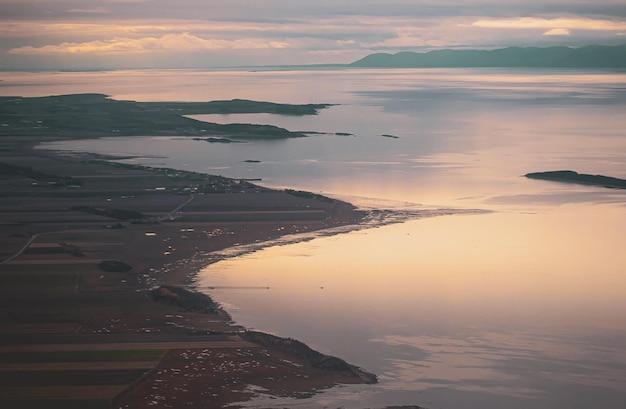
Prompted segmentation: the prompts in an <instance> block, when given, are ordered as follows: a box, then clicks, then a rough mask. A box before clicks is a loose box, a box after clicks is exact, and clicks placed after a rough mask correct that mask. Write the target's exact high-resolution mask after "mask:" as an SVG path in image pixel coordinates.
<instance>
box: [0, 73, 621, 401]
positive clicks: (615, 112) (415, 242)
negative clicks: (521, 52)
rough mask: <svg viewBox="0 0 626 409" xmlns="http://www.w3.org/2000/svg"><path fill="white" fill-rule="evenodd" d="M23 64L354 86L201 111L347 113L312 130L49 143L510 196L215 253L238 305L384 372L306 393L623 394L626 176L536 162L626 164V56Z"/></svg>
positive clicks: (165, 96) (422, 396)
mask: <svg viewBox="0 0 626 409" xmlns="http://www.w3.org/2000/svg"><path fill="white" fill-rule="evenodd" d="M11 75H13V77H11V78H8V80H7V79H5V83H4V86H3V87H2V88H0V91H1V92H2V93H4V94H5V95H7V94H13V95H16V94H25V93H27V92H31V95H32V93H36V92H40V93H44V94H45V93H61V92H57V91H55V90H61V89H62V90H63V91H62V92H63V93H71V92H104V93H107V94H111V95H113V96H114V97H116V98H126V99H137V100H211V99H230V98H249V99H257V100H270V101H275V102H294V103H309V102H316V103H317V102H328V103H339V104H341V105H339V106H335V107H331V108H329V109H327V110H324V111H322V112H321V113H320V114H319V115H317V116H312V117H302V118H296V117H283V116H272V115H228V116H202V117H200V116H197V118H201V119H203V120H208V121H215V122H255V123H270V124H273V125H278V126H282V127H286V128H288V129H290V130H294V131H319V132H326V133H327V134H323V135H321V134H315V135H312V136H310V137H309V138H300V139H290V140H280V141H256V142H248V143H244V144H211V143H207V142H199V141H192V140H189V139H183V138H163V137H158V138H155V137H148V138H147V139H146V138H105V139H102V140H91V141H73V142H63V143H52V144H47V145H46V147H47V148H54V149H78V150H87V151H95V152H101V153H121V154H136V155H141V156H142V157H141V158H137V159H134V160H131V161H130V162H134V163H144V164H151V165H157V166H168V167H177V168H182V169H189V170H195V171H200V172H208V173H219V174H223V175H225V176H230V177H244V178H262V179H263V180H262V182H261V183H262V184H266V185H269V186H274V187H281V186H282V187H292V188H297V189H307V190H311V191H315V192H323V193H327V194H333V195H338V196H339V197H342V198H346V199H348V200H350V201H353V202H355V203H357V204H362V205H364V206H365V205H367V206H375V207H392V208H402V209H405V208H407V207H409V208H411V209H412V210H413V211H418V212H419V211H423V212H424V213H425V214H429V215H430V214H432V213H433V212H432V211H430V210H432V209H433V208H440V207H441V208H461V209H487V210H490V211H491V212H490V213H476V214H463V215H455V216H439V217H429V218H418V219H416V220H414V221H410V222H406V223H402V224H395V225H389V226H383V227H379V228H375V229H370V230H360V231H356V232H352V233H348V234H343V235H338V236H332V237H321V238H317V239H315V240H312V241H307V242H303V243H296V244H289V245H284V246H278V247H271V248H268V249H265V250H261V251H257V252H255V253H252V254H246V255H243V256H240V257H237V258H234V259H230V260H225V261H222V262H219V263H217V264H214V265H211V266H210V267H209V268H207V269H206V270H205V271H203V272H202V273H201V274H200V275H199V276H198V280H197V284H198V286H199V287H204V288H207V291H208V292H209V293H210V294H211V295H212V296H214V297H215V298H217V299H218V300H219V301H220V302H222V303H223V304H224V305H225V306H226V308H227V309H228V310H229V311H230V312H231V313H232V315H233V317H234V318H235V319H236V320H237V321H238V322H240V323H242V324H244V325H247V326H250V327H254V328H257V329H260V330H265V331H270V332H273V333H276V334H278V335H282V336H288V337H294V338H298V339H300V340H302V341H304V342H306V343H308V344H310V345H311V346H312V347H315V348H317V349H318V350H320V351H322V352H325V353H330V354H334V355H337V356H340V357H342V358H344V359H346V360H348V361H350V362H352V363H355V364H358V365H360V366H363V367H364V368H366V369H368V370H371V371H374V372H376V373H377V374H378V375H379V377H380V381H381V382H380V384H379V385H376V386H373V387H372V386H355V387H343V388H336V389H333V390H331V391H329V392H326V393H324V394H321V395H319V396H317V397H315V398H313V399H310V400H299V401H297V402H284V405H285V406H286V407H294V406H298V407H308V406H312V407H316V406H328V407H354V408H362V407H376V406H384V405H388V404H418V405H422V406H427V407H429V408H432V409H435V408H452V409H453V408H484V407H507V408H522V407H523V408H527V407H533V408H546V409H556V408H563V407H568V408H589V407H602V408H621V407H623V402H625V401H626V386H625V385H624V382H623V379H626V324H625V323H624V322H625V321H624V313H625V312H626V252H624V251H623V247H624V244H625V243H626V240H625V239H626V235H625V233H624V232H626V206H625V205H626V192H625V191H623V190H614V189H604V188H598V187H591V186H580V185H573V184H559V183H551V182H545V181H538V180H529V179H526V178H524V177H522V175H523V174H525V173H528V172H534V171H544V170H559V169H572V170H576V171H579V172H581V173H593V174H605V175H610V176H614V177H621V178H626V160H625V157H624V155H625V154H626V137H625V136H626V135H624V129H626V116H624V115H623V112H626V87H625V86H624V85H625V84H626V74H624V73H611V72H585V71H559V70H543V71H542V70H389V71H385V70H345V71H330V72H260V73H246V72H202V71H177V72H167V71H151V72H142V73H138V72H128V73H102V74H98V73H89V74H70V73H65V74H58V75H57V76H52V75H51V74H11ZM155 81H158V83H159V84H162V87H160V88H158V89H155V88H154V87H152V86H151V85H150V84H153V83H155ZM28 84H32V86H29V85H28ZM19 90H22V91H23V92H21V93H20V92H18V91H19ZM268 90H271V91H268ZM337 132H343V133H351V134H353V136H345V135H337V134H336V133H337ZM383 134H388V135H394V136H397V137H398V138H389V137H384V136H382V135H383ZM246 160H259V161H260V163H248V162H245V161H246ZM379 199H384V200H379ZM418 204H422V205H418ZM427 210H428V211H427ZM434 213H435V214H437V212H434ZM208 287H214V288H217V289H212V290H208ZM241 287H247V288H250V287H264V288H266V289H264V290H237V289H236V288H241ZM267 287H269V289H267ZM364 401H365V402H367V404H366V405H365V404H364V403H363V402H364ZM271 402H272V403H271V405H270V406H275V405H277V404H279V403H278V402H279V401H276V400H272V401H271ZM252 405H253V406H254V405H256V406H261V407H262V406H264V405H266V404H265V403H264V401H263V399H260V400H259V401H257V402H254V403H253V404H252Z"/></svg>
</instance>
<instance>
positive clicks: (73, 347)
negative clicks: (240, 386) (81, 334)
mask: <svg viewBox="0 0 626 409" xmlns="http://www.w3.org/2000/svg"><path fill="white" fill-rule="evenodd" d="M201 348H206V349H217V348H219V349H224V348H259V346H258V345H256V344H253V343H251V342H247V341H181V342H104V343H97V344H32V345H25V344H21V345H2V346H0V353H7V352H57V351H110V350H136V349H201Z"/></svg>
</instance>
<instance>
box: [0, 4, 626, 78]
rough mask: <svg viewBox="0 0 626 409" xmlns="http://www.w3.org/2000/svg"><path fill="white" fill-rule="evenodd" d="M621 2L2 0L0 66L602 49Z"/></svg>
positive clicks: (618, 36)
mask: <svg viewBox="0 0 626 409" xmlns="http://www.w3.org/2000/svg"><path fill="white" fill-rule="evenodd" d="M623 3H624V2H623V0H596V1H594V0H591V1H583V0H570V1H563V0H528V1H526V2H519V1H517V0H515V1H513V0H500V1H496V0H471V1H470V0H439V1H435V0H387V1H383V0H332V1H331V0H318V1H316V2H311V1H308V0H306V1H305V0H264V1H258V0H229V1H227V2H225V1H218V0H178V1H176V2H172V1H171V0H168V1H165V0H104V1H99V2H97V4H96V3H95V2H85V1H84V0H83V1H78V0H30V1H28V0H27V1H23V0H20V1H17V0H0V53H2V55H3V57H2V59H1V62H0V68H5V69H7V68H9V69H10V68H37V69H40V68H50V67H53V66H54V65H55V64H56V65H57V66H58V65H59V64H61V65H63V64H65V65H64V66H63V67H60V68H68V67H70V66H72V67H76V68H81V67H90V68H99V67H100V66H98V67H95V66H94V67H92V66H90V64H91V65H93V64H95V62H97V63H98V64H102V61H108V62H107V63H108V64H115V66H119V67H121V68H124V67H131V66H132V64H134V63H135V62H136V61H138V60H137V58H138V56H143V57H149V56H154V57H155V58H154V59H153V61H155V64H158V65H155V68H159V67H168V68H182V67H201V66H207V67H208V66H216V65H221V66H229V65H267V64H310V63H335V62H336V63H348V62H351V61H354V60H356V59H359V58H361V57H363V56H365V55H367V54H370V53H373V52H379V51H385V52H398V51H428V50H432V49H439V48H478V49H490V48H498V47H505V46H511V45H515V46H550V45H567V46H583V45H588V44H607V45H612V44H621V43H625V42H626V4H623ZM187 54H189V55H191V54H193V58H191V57H189V58H188V57H186V56H185V55H187ZM107 56H114V57H115V58H109V59H106V58H105V57H107ZM168 56H169V57H171V58H168ZM143 57H142V58H143ZM64 58H65V59H64ZM144 60H145V58H144ZM105 68H113V67H105Z"/></svg>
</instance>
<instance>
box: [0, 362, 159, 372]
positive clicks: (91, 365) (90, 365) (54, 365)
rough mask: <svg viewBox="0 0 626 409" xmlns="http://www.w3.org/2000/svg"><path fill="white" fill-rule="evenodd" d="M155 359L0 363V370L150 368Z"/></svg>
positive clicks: (153, 364) (153, 365) (155, 363)
mask: <svg viewBox="0 0 626 409" xmlns="http://www.w3.org/2000/svg"><path fill="white" fill-rule="evenodd" d="M158 362H159V361H158V360H156V361H116V362H34V363H19V362H16V363H7V364H2V363H0V371H11V372H18V371H19V372H31V371H106V370H117V369H152V368H154V367H155V366H156V365H157V364H158Z"/></svg>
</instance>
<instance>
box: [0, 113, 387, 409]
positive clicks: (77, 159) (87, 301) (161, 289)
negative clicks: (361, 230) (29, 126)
mask: <svg viewBox="0 0 626 409" xmlns="http://www.w3.org/2000/svg"><path fill="white" fill-rule="evenodd" d="M3 120H4V118H3ZM36 133H37V132H36ZM90 136H98V133H94V134H90ZM59 137H61V136H59V135H56V136H53V137H52V139H58V138H59ZM49 139H51V138H49V137H47V136H44V135H38V134H37V135H28V136H24V135H21V136H11V135H9V134H4V135H2V137H1V138H0V164H1V166H0V196H1V200H0V260H2V263H1V264H0V280H2V281H1V282H2V286H0V316H1V317H2V319H1V320H0V335H1V337H0V379H1V382H0V402H1V403H2V406H3V407H42V408H43V407H45V408H56V407H59V408H61V407H62V408H79V407H80V408H84V407H90V408H109V407H115V408H118V407H123V408H137V407H154V408H165V407H176V408H184V407H193V408H217V407H223V406H224V405H227V404H229V403H232V402H238V401H244V400H246V399H249V398H250V397H252V396H253V395H254V392H252V391H251V390H250V388H248V385H256V386H257V387H261V388H264V389H265V390H266V392H267V393H269V394H273V395H280V396H295V397H302V396H308V395H310V394H312V393H314V392H315V391H316V390H319V389H323V388H328V387H331V386H333V385H336V384H348V383H371V382H375V381H376V379H375V377H374V376H373V375H371V374H368V373H366V372H364V371H362V370H360V369H359V368H356V367H354V366H352V365H349V364H347V363H346V362H344V361H342V360H340V359H337V358H332V357H326V356H324V355H321V354H319V353H317V352H315V351H312V350H310V349H308V348H307V347H306V346H303V345H302V344H301V343H298V342H296V341H293V340H286V339H281V338H277V337H273V336H270V335H268V334H258V333H248V332H246V331H245V329H244V328H241V327H239V326H237V325H235V324H234V323H232V322H231V320H230V318H229V316H228V314H227V312H225V311H223V310H222V309H221V308H220V307H219V306H218V305H215V304H214V303H213V301H212V300H211V299H210V298H208V297H206V296H204V295H202V294H198V293H195V292H193V291H189V289H186V288H185V287H186V285H187V284H188V280H189V278H190V277H191V276H192V275H193V274H194V273H195V272H197V271H198V270H199V269H200V268H202V267H203V266H205V265H207V264H209V263H211V262H213V261H215V260H214V259H213V258H212V252H214V251H218V250H223V249H226V248H228V247H231V246H233V245H236V244H246V243H256V242H261V241H266V240H270V239H273V238H277V237H280V236H282V235H285V234H291V233H299V232H307V231H314V230H320V229H326V228H330V227H335V226H341V225H351V224H358V223H359V222H361V221H362V220H363V217H364V214H363V213H362V212H360V211H358V210H356V209H355V208H354V207H353V206H352V205H350V204H348V203H345V202H341V201H337V200H332V199H328V198H324V197H319V196H316V195H307V194H304V193H303V192H296V191H278V190H271V189H266V188H262V187H259V186H256V185H253V184H251V183H249V182H247V181H241V180H232V179H228V178H223V177H218V176H209V175H203V174H197V173H192V172H182V171H175V170H167V169H165V170H164V169H152V168H146V167H140V166H123V165H116V164H113V163H110V162H108V161H106V160H103V159H102V158H99V157H97V156H93V155H91V156H90V155H86V156H76V155H73V156H68V155H62V154H59V153H55V152H49V151H42V150H36V149H32V147H33V145H35V144H36V143H38V142H39V141H42V140H49ZM7 405H9V406H7Z"/></svg>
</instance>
